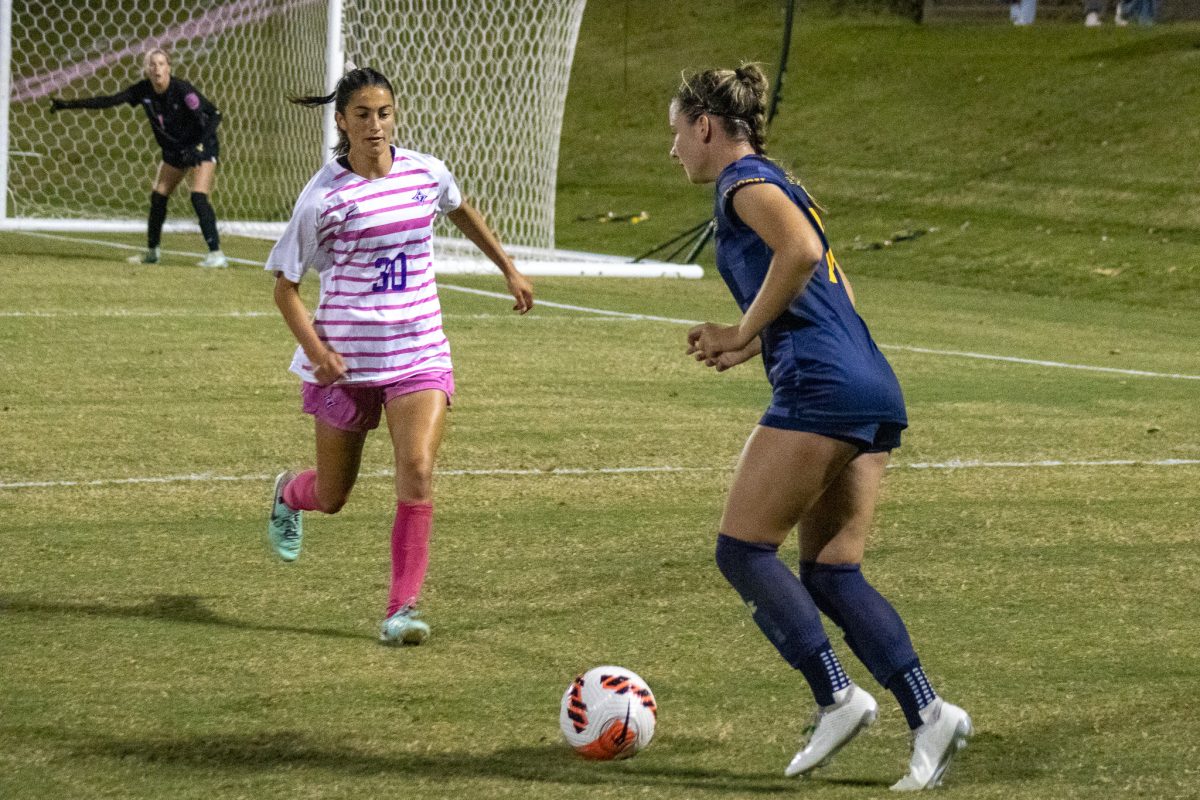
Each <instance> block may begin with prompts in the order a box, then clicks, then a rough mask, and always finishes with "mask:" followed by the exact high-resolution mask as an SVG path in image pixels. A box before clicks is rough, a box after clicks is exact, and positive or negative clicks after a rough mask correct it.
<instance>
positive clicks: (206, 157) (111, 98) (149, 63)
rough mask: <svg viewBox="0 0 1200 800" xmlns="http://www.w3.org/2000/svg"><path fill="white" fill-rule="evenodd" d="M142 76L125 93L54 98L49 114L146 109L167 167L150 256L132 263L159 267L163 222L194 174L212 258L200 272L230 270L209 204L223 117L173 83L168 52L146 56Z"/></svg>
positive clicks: (159, 182) (157, 193)
mask: <svg viewBox="0 0 1200 800" xmlns="http://www.w3.org/2000/svg"><path fill="white" fill-rule="evenodd" d="M143 72H144V73H145V75H146V78H145V80H141V81H138V82H137V83H135V84H133V85H132V86H130V87H129V88H128V89H126V90H125V91H123V92H120V93H118V94H113V95H104V96H102V97H86V98H82V99H79V100H60V99H58V98H54V99H52V100H51V101H50V110H51V111H52V112H54V111H61V110H62V109H67V108H112V107H114V106H120V105H130V106H141V107H142V110H143V111H145V112H146V117H147V119H149V120H150V128H151V129H152V130H153V131H154V138H155V140H157V141H158V146H159V147H161V148H162V163H161V164H160V165H159V167H158V176H157V177H156V178H155V179H154V188H153V189H152V190H151V192H150V219H149V223H148V225H147V231H146V252H145V254H144V255H141V256H135V257H134V258H131V259H130V261H136V262H142V263H145V264H156V263H158V259H159V242H160V241H161V240H162V227H163V222H164V221H165V220H166V218H167V200H168V199H169V198H170V196H171V194H172V193H174V191H175V188H176V187H177V186H179V183H180V181H182V180H183V178H184V176H186V175H187V174H188V172H189V171H191V172H192V176H191V188H192V207H193V208H194V209H195V210H196V218H197V219H198V220H199V221H200V232H201V233H202V234H203V235H204V242H205V244H207V245H208V255H207V256H205V257H204V260H202V261H201V262H200V266H202V267H225V266H228V265H229V261H228V259H227V258H226V257H225V255H224V254H223V253H222V252H221V239H220V236H219V235H218V234H217V215H216V213H215V212H214V211H213V207H212V204H211V203H209V201H208V196H209V194H210V193H211V192H212V185H213V179H214V177H215V176H216V171H217V155H218V153H219V151H220V144H219V142H218V141H217V126H218V125H220V124H221V112H219V111H218V110H217V108H216V106H214V105H213V104H212V103H210V102H209V101H208V100H207V99H206V98H205V97H204V95H202V94H200V92H198V91H197V90H196V87H194V86H192V85H191V84H190V83H188V82H187V81H184V80H180V79H179V78H173V77H171V59H170V57H169V56H168V55H167V53H166V51H165V50H160V49H157V48H155V49H154V50H150V51H149V52H147V53H146V56H145V59H144V61H143Z"/></svg>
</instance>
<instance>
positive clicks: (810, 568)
mask: <svg viewBox="0 0 1200 800" xmlns="http://www.w3.org/2000/svg"><path fill="white" fill-rule="evenodd" d="M862 582H863V577H862V568H861V565H859V564H823V563H820V562H817V561H802V562H800V583H801V584H803V585H804V588H805V589H807V590H808V593H809V594H810V595H812V596H813V599H814V600H819V601H823V602H830V603H832V602H836V601H837V600H838V599H840V598H841V597H842V595H846V594H849V593H850V592H851V591H852V590H853V589H856V588H857V587H858V585H859V584H861V583H862Z"/></svg>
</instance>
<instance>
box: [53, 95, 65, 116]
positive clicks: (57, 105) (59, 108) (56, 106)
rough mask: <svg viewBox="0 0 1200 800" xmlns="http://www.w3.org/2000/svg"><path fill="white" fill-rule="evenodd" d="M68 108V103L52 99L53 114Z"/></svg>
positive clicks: (55, 98)
mask: <svg viewBox="0 0 1200 800" xmlns="http://www.w3.org/2000/svg"><path fill="white" fill-rule="evenodd" d="M66 107H67V104H66V102H64V101H62V100H59V99H58V98H57V97H51V98H50V113H51V114H53V113H54V112H55V111H62V110H63V109H64V108H66Z"/></svg>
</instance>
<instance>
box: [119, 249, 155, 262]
mask: <svg viewBox="0 0 1200 800" xmlns="http://www.w3.org/2000/svg"><path fill="white" fill-rule="evenodd" d="M125 260H126V261H128V262H129V263H130V264H157V263H158V248H157V247H150V248H147V249H146V252H144V253H142V254H141V255H140V256H130V257H129V258H127V259H125Z"/></svg>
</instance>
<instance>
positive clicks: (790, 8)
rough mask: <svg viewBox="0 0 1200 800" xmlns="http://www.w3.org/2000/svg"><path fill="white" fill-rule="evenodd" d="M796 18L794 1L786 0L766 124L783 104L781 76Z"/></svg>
mask: <svg viewBox="0 0 1200 800" xmlns="http://www.w3.org/2000/svg"><path fill="white" fill-rule="evenodd" d="M795 18H796V0H788V5H787V17H786V18H785V19H784V22H783V48H782V49H781V50H780V52H779V74H778V75H776V77H775V86H774V88H773V90H772V91H771V105H770V107H769V108H768V110H767V124H768V125H770V124H771V120H773V119H775V112H776V111H778V110H779V104H780V103H781V102H783V76H784V75H785V74H787V64H788V52H789V51H790V50H791V49H792V21H793V20H794V19H795Z"/></svg>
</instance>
